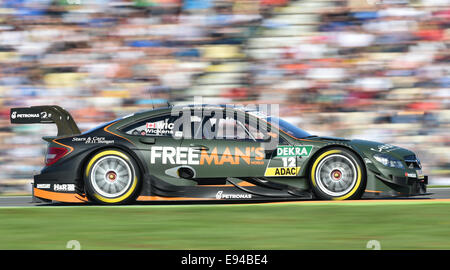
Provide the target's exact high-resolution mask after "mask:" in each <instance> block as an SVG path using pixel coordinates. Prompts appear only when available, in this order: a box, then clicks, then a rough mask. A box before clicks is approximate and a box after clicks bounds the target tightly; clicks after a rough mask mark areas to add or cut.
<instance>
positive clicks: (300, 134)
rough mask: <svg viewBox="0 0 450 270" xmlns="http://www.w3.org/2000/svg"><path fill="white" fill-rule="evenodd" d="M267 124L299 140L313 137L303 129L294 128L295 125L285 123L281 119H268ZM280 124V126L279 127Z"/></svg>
mask: <svg viewBox="0 0 450 270" xmlns="http://www.w3.org/2000/svg"><path fill="white" fill-rule="evenodd" d="M267 122H269V123H270V124H272V125H273V126H275V127H277V128H278V129H280V130H282V131H284V132H285V133H287V134H288V135H291V136H292V137H295V138H297V139H303V138H306V137H311V136H312V135H311V134H309V133H308V132H306V131H304V130H303V129H301V128H298V127H296V126H294V125H293V124H291V123H289V122H286V121H284V120H283V119H281V118H278V117H272V116H271V117H267ZM277 122H278V125H277Z"/></svg>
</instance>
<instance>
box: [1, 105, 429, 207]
mask: <svg viewBox="0 0 450 270" xmlns="http://www.w3.org/2000/svg"><path fill="white" fill-rule="evenodd" d="M181 118H183V119H184V120H183V121H180V119H181ZM10 120H11V123H14V124H30V123H54V124H56V126H57V129H58V134H57V136H55V137H44V138H43V139H44V140H45V141H47V142H48V150H47V154H46V159H45V167H44V168H43V169H42V171H41V173H40V174H38V175H36V176H34V184H33V185H34V188H33V195H34V196H35V197H37V198H39V199H41V200H43V201H59V202H70V203H75V202H80V203H82V202H95V203H102V204H122V203H132V202H135V201H154V200H168V201H175V200H176V201H180V200H186V201H187V200H199V201H203V200H240V201H242V200H258V201H264V200H302V199H325V200H344V199H359V198H361V197H362V196H364V197H386V196H412V195H418V194H424V193H425V192H426V184H427V183H428V178H427V176H424V175H423V174H422V171H421V164H420V161H419V159H418V158H417V157H416V155H415V154H414V153H413V152H412V151H409V150H407V149H403V148H400V147H397V146H393V145H389V144H383V143H378V142H372V141H364V140H347V139H343V138H332V137H318V136H314V135H311V134H309V133H307V132H306V131H304V130H302V129H300V128H298V127H296V126H294V125H292V124H290V123H288V122H286V121H284V120H282V119H280V118H278V117H274V116H267V115H264V114H262V113H258V112H257V111H253V110H247V109H245V108H238V107H235V106H225V105H216V106H214V105H191V106H168V107H166V108H158V109H152V110H148V111H145V112H140V113H135V114H133V115H129V116H126V117H122V118H119V119H116V120H113V121H111V122H109V123H105V124H102V125H100V126H98V127H97V128H94V129H92V130H89V131H86V132H83V133H81V132H80V130H79V128H78V127H77V125H76V123H75V121H74V120H73V118H72V116H71V115H70V114H69V113H68V112H67V111H65V110H64V109H62V108H61V107H59V106H34V107H28V108H12V109H11V114H10ZM180 123H181V124H180ZM261 127H264V128H261ZM226 130H231V131H232V132H225V131H226Z"/></svg>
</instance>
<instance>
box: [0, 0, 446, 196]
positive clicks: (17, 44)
mask: <svg viewBox="0 0 450 270" xmlns="http://www.w3.org/2000/svg"><path fill="white" fill-rule="evenodd" d="M449 24H450V1H449V0H417V1H413V0H410V1H408V0H297V1H288V0H228V1H223V0H221V1H219V0H184V1H182V0H121V1H115V0H111V1H108V0H3V1H1V0H0V104H1V105H0V193H7V192H24V191H25V192H26V191H29V188H30V186H29V183H30V180H31V178H32V175H33V174H35V173H38V172H39V171H40V169H41V168H42V166H43V157H44V155H45V142H44V141H43V140H42V139H41V137H42V136H44V135H55V134H56V128H55V127H54V126H52V125H14V126H13V125H11V124H10V123H9V108H10V107H15V106H33V105H44V104H55V105H60V106H61V107H63V108H65V109H66V110H68V111H69V112H70V113H71V114H72V115H73V116H74V118H75V120H76V122H77V124H78V125H79V127H80V128H81V129H82V130H87V129H89V128H92V127H94V126H96V125H98V124H100V123H102V122H106V121H109V120H112V119H114V118H116V117H120V116H124V115H126V114H129V113H132V112H136V111H139V110H144V109H151V108H152V107H156V106H164V105H165V104H166V102H167V101H170V102H171V103H175V104H176V103H180V102H183V103H186V102H189V101H192V100H193V99H194V97H196V96H201V97H203V100H204V101H205V103H224V104H228V103H239V104H267V103H276V104H280V115H281V116H282V117H284V118H285V119H286V120H289V121H291V122H293V123H295V124H297V125H298V126H300V127H301V128H303V129H305V130H307V131H309V132H310V133H313V134H316V135H328V136H338V137H347V138H361V139H369V140H376V141H381V142H384V143H391V144H396V145H399V146H402V147H406V148H409V149H411V150H413V151H415V152H416V153H418V156H419V158H420V159H421V160H422V163H423V165H424V173H425V174H428V175H430V181H431V183H435V184H441V183H442V184H449V183H450V139H449V135H450V134H449V127H450V102H449V101H450V64H449V56H450V55H449V38H450V30H449Z"/></svg>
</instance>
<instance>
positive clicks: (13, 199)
mask: <svg viewBox="0 0 450 270" xmlns="http://www.w3.org/2000/svg"><path fill="white" fill-rule="evenodd" d="M428 193H429V194H427V195H423V196H415V197H408V198H386V199H387V200H403V199H408V200H415V201H421V200H424V201H430V200H431V201H432V200H441V199H450V188H429V189H428ZM367 201H372V202H376V201H383V199H371V200H364V202H367ZM222 202H225V203H255V201H221V202H217V201H209V202H203V203H215V204H217V203H220V204H221V203H222ZM299 202H300V203H301V202H302V201H299ZM304 202H306V201H304ZM172 203H173V202H164V203H162V202H140V203H139V204H140V205H154V204H172ZM193 203H196V202H176V204H193ZM62 205H68V204H63V203H34V202H32V198H31V196H3V197H1V196H0V207H21V206H22V207H23V206H42V207H49V206H50V207H54V206H62ZM72 205H80V204H72ZM80 206H82V205H80Z"/></svg>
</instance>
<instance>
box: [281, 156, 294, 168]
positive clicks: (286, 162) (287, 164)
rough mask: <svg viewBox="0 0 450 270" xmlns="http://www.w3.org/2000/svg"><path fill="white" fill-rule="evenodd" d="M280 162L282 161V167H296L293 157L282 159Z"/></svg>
mask: <svg viewBox="0 0 450 270" xmlns="http://www.w3.org/2000/svg"><path fill="white" fill-rule="evenodd" d="M281 160H282V161H283V167H295V165H296V162H295V157H284V158H281Z"/></svg>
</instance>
